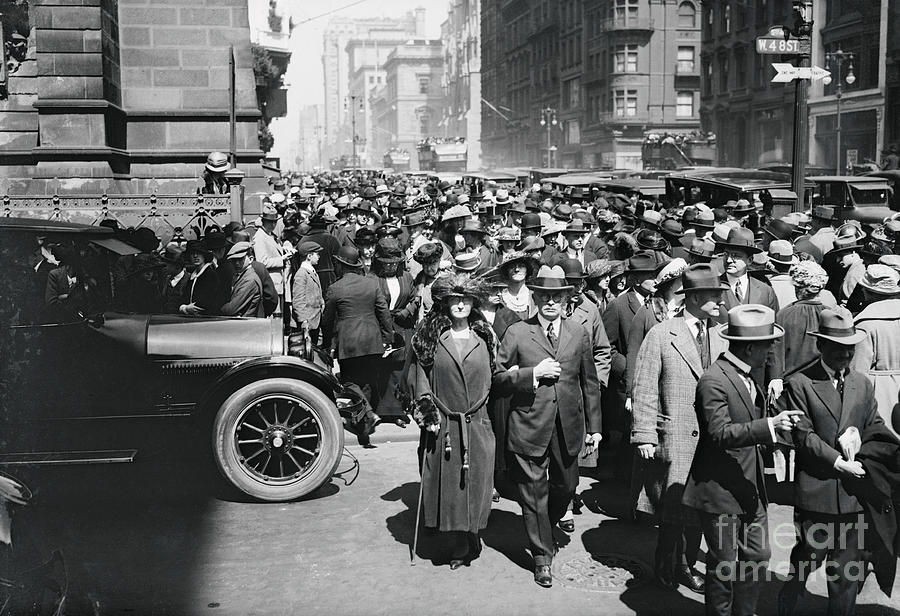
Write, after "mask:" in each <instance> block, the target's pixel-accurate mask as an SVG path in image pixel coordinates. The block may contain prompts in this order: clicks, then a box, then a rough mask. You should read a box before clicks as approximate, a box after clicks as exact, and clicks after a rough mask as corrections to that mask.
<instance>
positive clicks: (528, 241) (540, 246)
mask: <svg viewBox="0 0 900 616" xmlns="http://www.w3.org/2000/svg"><path fill="white" fill-rule="evenodd" d="M546 247H547V242H545V241H544V238H542V237H537V236H531V237H526V238H525V239H523V240H522V241H521V242H519V244H518V245H517V246H516V250H521V251H523V252H531V251H533V250H544V248H546Z"/></svg>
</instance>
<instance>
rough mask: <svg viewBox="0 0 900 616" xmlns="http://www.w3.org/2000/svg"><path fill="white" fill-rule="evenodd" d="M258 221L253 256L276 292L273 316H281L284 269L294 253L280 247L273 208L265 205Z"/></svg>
mask: <svg viewBox="0 0 900 616" xmlns="http://www.w3.org/2000/svg"><path fill="white" fill-rule="evenodd" d="M260 220H261V222H260V225H261V226H260V228H259V229H257V230H256V233H254V234H253V254H254V255H255V256H256V260H257V261H259V262H260V263H262V264H263V265H265V266H266V270H268V272H269V276H271V277H272V283H273V284H274V285H275V290H276V291H277V292H278V308H277V309H276V310H275V314H276V315H281V314H282V310H283V309H284V268H285V264H286V263H287V262H288V261H289V260H290V258H291V256H292V255H293V254H294V252H293V251H292V250H285V249H284V248H283V247H282V246H281V243H280V241H279V239H278V237H279V236H278V233H277V231H276V228H275V227H276V225H277V224H278V222H279V221H280V220H281V216H280V215H279V214H278V211H277V210H276V209H275V208H274V207H272V206H271V205H267V206H266V207H265V208H263V212H262V214H261V216H260Z"/></svg>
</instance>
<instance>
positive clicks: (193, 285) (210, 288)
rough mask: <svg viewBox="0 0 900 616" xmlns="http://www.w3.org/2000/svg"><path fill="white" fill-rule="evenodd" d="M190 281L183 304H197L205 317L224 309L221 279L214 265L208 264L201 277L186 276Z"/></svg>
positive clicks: (186, 286)
mask: <svg viewBox="0 0 900 616" xmlns="http://www.w3.org/2000/svg"><path fill="white" fill-rule="evenodd" d="M185 276H187V278H188V281H187V284H186V285H185V288H184V297H183V298H182V300H181V303H182V304H190V303H194V304H197V306H198V307H200V308H203V310H204V312H203V315H204V316H208V315H214V314H219V309H220V308H221V307H222V303H221V301H222V296H221V291H220V287H219V277H218V274H216V268H215V267H213V265H212V263H210V264H208V265H207V266H206V268H205V269H204V270H203V271H202V272H201V273H200V275H199V276H197V277H196V278H193V277H192V276H191V275H190V274H185Z"/></svg>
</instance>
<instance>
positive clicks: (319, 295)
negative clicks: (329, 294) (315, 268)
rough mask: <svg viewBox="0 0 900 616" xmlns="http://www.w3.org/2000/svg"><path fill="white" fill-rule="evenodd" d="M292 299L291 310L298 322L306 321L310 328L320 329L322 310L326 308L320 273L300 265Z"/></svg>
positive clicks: (295, 275)
mask: <svg viewBox="0 0 900 616" xmlns="http://www.w3.org/2000/svg"><path fill="white" fill-rule="evenodd" d="M291 300H292V303H291V310H293V311H294V319H295V320H296V321H297V324H298V325H299V324H300V323H302V322H303V321H306V322H307V324H308V325H309V328H310V329H318V328H319V325H320V324H321V322H322V310H323V309H324V308H325V298H324V296H323V291H322V282H321V279H320V278H319V275H318V273H316V272H311V271H309V270H308V269H306V268H305V267H303V266H302V265H300V266H298V267H297V271H296V272H294V283H293V285H292V286H291Z"/></svg>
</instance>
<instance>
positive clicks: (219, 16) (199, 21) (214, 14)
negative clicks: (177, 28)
mask: <svg viewBox="0 0 900 616" xmlns="http://www.w3.org/2000/svg"><path fill="white" fill-rule="evenodd" d="M178 15H179V23H180V24H181V25H183V26H228V25H230V24H231V16H230V14H229V11H228V9H227V8H225V9H217V8H209V7H206V8H200V9H181V10H180V11H179V12H178Z"/></svg>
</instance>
